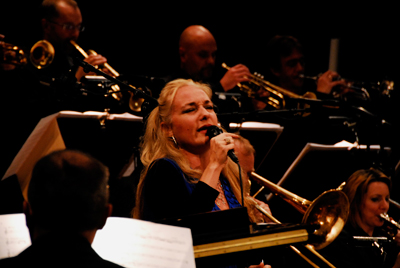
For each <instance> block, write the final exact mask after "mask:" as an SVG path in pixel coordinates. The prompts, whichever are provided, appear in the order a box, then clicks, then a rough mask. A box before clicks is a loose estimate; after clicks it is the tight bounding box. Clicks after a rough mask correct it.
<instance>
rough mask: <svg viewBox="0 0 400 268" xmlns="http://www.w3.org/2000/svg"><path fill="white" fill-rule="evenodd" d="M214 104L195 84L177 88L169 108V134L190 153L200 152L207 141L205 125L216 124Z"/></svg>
mask: <svg viewBox="0 0 400 268" xmlns="http://www.w3.org/2000/svg"><path fill="white" fill-rule="evenodd" d="M217 124H218V119H217V115H216V114H215V112H214V106H213V103H212V102H211V100H210V98H209V97H208V96H207V94H206V93H205V92H204V91H203V90H202V89H200V88H198V87H196V86H184V87H181V88H180V89H178V91H177V92H176V95H175V98H174V100H173V102H172V108H171V125H170V126H169V127H168V129H169V130H168V131H169V135H170V136H172V135H173V136H175V139H176V141H177V142H178V144H179V146H180V147H181V148H183V149H185V150H187V151H188V152H191V153H195V154H198V153H201V152H203V151H204V149H205V148H207V147H205V146H204V145H205V144H206V143H207V142H209V137H208V136H206V133H207V127H209V126H211V125H217Z"/></svg>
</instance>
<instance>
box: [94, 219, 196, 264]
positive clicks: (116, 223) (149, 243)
mask: <svg viewBox="0 0 400 268" xmlns="http://www.w3.org/2000/svg"><path fill="white" fill-rule="evenodd" d="M92 247H93V249H94V250H95V251H96V252H97V253H98V254H99V255H100V256H101V257H102V258H104V259H106V260H109V261H112V262H114V263H117V264H119V265H121V266H124V267H127V268H134V267H145V268H146V267H152V268H153V267H154V268H156V267H163V268H179V267H182V268H183V267H185V268H195V267H196V265H195V261H194V253H193V241H192V235H191V231H190V229H189V228H182V227H176V226H170V225H164V224H157V223H152V222H148V221H142V220H136V219H129V218H118V217H110V218H108V219H107V223H106V225H105V226H104V228H103V229H102V230H99V231H97V233H96V236H95V239H94V241H93V244H92Z"/></svg>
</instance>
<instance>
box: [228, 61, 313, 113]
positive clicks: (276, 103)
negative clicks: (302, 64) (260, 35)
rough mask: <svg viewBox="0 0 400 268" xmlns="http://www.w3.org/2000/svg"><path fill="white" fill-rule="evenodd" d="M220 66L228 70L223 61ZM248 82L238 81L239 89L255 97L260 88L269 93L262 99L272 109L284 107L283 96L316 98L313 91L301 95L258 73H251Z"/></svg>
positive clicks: (250, 96)
mask: <svg viewBox="0 0 400 268" xmlns="http://www.w3.org/2000/svg"><path fill="white" fill-rule="evenodd" d="M222 67H223V68H225V69H227V70H229V69H230V67H228V65H226V64H225V63H222ZM249 79H250V81H249V82H248V83H249V84H244V83H238V84H237V86H238V87H239V89H240V90H241V91H243V92H245V93H246V94H247V96H248V97H249V98H256V95H257V94H256V93H257V91H258V90H260V89H262V90H265V91H267V92H268V93H269V96H268V97H267V98H266V100H263V101H264V102H265V103H266V104H267V105H268V106H271V107H272V108H274V109H284V108H285V106H286V101H285V97H289V98H292V99H299V98H307V99H317V96H316V95H315V93H313V92H306V93H305V94H304V95H303V96H300V95H298V94H295V93H293V92H291V91H289V90H287V89H284V88H282V87H279V86H277V85H274V84H272V83H270V82H269V81H266V80H264V77H263V76H262V75H260V74H257V73H255V74H253V75H251V77H249Z"/></svg>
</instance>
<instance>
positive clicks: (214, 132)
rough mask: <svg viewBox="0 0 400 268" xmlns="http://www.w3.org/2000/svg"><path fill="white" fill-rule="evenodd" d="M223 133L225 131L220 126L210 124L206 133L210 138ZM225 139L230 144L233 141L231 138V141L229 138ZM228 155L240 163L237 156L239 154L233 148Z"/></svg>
mask: <svg viewBox="0 0 400 268" xmlns="http://www.w3.org/2000/svg"><path fill="white" fill-rule="evenodd" d="M221 133H223V131H222V129H220V128H219V127H217V126H210V127H208V129H207V133H206V135H207V136H208V137H210V139H211V138H214V137H215V136H218V135H220V134H221ZM225 141H226V142H227V144H229V143H230V142H231V140H230V139H229V141H228V139H226V140H225ZM228 156H229V157H230V158H231V159H232V161H233V162H235V163H239V159H238V158H237V156H236V155H235V153H234V151H233V150H232V149H231V150H229V151H228Z"/></svg>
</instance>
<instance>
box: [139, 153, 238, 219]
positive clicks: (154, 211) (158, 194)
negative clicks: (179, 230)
mask: <svg viewBox="0 0 400 268" xmlns="http://www.w3.org/2000/svg"><path fill="white" fill-rule="evenodd" d="M190 179H191V178H188V177H187V176H186V175H185V174H184V173H183V172H182V170H181V168H180V167H179V166H178V165H177V163H176V162H175V161H173V160H171V159H169V158H160V159H157V160H155V161H154V162H153V163H152V164H151V166H150V168H149V171H148V173H147V175H146V178H145V182H144V186H143V192H142V200H143V219H144V220H150V221H157V220H161V219H166V218H173V217H180V216H185V215H189V214H196V213H202V212H209V211H217V210H220V209H219V207H218V206H217V205H216V204H215V200H216V198H217V197H218V195H219V192H218V191H217V190H216V189H214V188H212V187H211V186H209V185H208V184H206V183H203V182H201V181H199V182H197V183H191V182H189V180H190ZM191 180H192V181H193V179H191ZM221 184H222V188H223V189H224V193H225V197H226V200H227V202H228V204H229V208H236V207H240V206H241V205H240V203H239V202H238V201H237V199H236V197H235V195H234V194H233V192H232V190H231V188H230V186H229V182H228V181H227V180H226V179H225V178H223V177H221Z"/></svg>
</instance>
